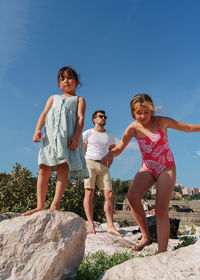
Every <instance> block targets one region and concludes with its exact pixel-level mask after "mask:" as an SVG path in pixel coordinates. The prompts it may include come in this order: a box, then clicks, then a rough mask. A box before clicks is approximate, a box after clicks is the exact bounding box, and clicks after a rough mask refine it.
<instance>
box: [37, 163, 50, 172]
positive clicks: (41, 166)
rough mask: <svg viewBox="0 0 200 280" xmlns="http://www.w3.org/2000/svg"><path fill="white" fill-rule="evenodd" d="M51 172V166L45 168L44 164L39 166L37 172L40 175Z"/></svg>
mask: <svg viewBox="0 0 200 280" xmlns="http://www.w3.org/2000/svg"><path fill="white" fill-rule="evenodd" d="M50 171H51V166H47V165H45V164H41V165H40V167H39V172H40V173H42V174H46V173H49V172H50Z"/></svg>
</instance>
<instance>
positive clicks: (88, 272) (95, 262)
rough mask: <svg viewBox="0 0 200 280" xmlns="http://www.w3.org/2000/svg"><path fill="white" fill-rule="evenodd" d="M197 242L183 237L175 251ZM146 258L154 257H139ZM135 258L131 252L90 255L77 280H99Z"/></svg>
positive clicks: (141, 255)
mask: <svg viewBox="0 0 200 280" xmlns="http://www.w3.org/2000/svg"><path fill="white" fill-rule="evenodd" d="M196 241H197V238H196V237H191V236H183V237H182V238H181V239H180V243H179V244H178V245H177V246H175V247H174V248H173V251H174V250H177V249H179V248H181V247H185V246H188V245H191V244H194V243H195V242H196ZM155 254H157V251H156V252H155V253H154V254H153V255H155ZM146 256H152V255H149V254H148V255H143V254H139V255H138V256H137V257H139V258H143V257H146ZM133 257H136V256H134V255H133V254H131V253H129V252H126V253H114V254H113V255H108V254H107V253H105V252H104V251H98V252H96V253H93V254H88V255H87V256H85V257H84V258H83V261H82V262H81V264H80V267H79V270H78V272H77V276H76V279H75V280H97V279H98V277H99V276H100V275H101V274H102V273H103V272H105V271H106V270H108V269H110V268H111V267H113V266H116V265H118V264H120V263H123V262H125V261H127V260H130V259H132V258H133Z"/></svg>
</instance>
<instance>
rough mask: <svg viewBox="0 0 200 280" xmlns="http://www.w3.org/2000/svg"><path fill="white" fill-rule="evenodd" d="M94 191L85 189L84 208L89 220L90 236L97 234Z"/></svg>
mask: <svg viewBox="0 0 200 280" xmlns="http://www.w3.org/2000/svg"><path fill="white" fill-rule="evenodd" d="M93 195H94V190H93V189H85V196H84V200H83V206H84V210H85V214H86V217H87V220H88V231H87V233H88V234H90V233H91V234H95V233H96V231H95V226H94V221H93Z"/></svg>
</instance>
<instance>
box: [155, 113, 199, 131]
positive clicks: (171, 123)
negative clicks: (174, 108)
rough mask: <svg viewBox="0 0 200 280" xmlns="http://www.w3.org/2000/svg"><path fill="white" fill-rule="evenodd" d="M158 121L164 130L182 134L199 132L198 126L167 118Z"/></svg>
mask: <svg viewBox="0 0 200 280" xmlns="http://www.w3.org/2000/svg"><path fill="white" fill-rule="evenodd" d="M160 120H161V125H162V127H163V128H164V130H166V129H167V128H172V129H176V130H180V131H183V132H200V125H199V124H190V123H182V122H178V121H176V120H174V119H171V118H167V117H160Z"/></svg>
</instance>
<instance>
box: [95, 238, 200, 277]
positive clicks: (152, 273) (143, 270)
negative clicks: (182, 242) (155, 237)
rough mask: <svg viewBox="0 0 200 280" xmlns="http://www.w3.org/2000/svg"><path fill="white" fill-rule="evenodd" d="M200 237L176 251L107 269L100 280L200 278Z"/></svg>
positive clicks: (136, 259)
mask: <svg viewBox="0 0 200 280" xmlns="http://www.w3.org/2000/svg"><path fill="white" fill-rule="evenodd" d="M199 252H200V239H199V240H198V241H197V242H196V243H195V244H194V245H190V246H187V247H184V248H180V249H178V250H176V251H168V252H165V253H162V254H158V255H155V256H151V257H145V258H142V259H141V258H134V259H131V260H128V261H126V262H124V263H122V264H119V265H117V266H115V267H113V268H111V269H109V270H107V271H106V272H105V273H104V274H103V275H102V276H100V277H99V278H98V280H122V279H123V280H136V279H137V280H143V279H145V280H160V279H162V280H199V279H200V254H199Z"/></svg>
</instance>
